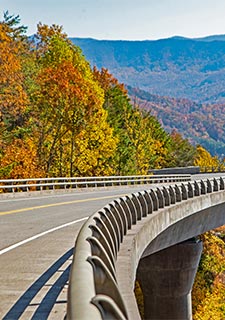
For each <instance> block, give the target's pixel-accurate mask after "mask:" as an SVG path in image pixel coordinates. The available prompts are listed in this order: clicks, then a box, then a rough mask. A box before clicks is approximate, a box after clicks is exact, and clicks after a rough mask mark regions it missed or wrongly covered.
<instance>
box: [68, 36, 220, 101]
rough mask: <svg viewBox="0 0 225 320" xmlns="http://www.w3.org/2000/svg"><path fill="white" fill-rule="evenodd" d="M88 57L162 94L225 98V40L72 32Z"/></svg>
mask: <svg viewBox="0 0 225 320" xmlns="http://www.w3.org/2000/svg"><path fill="white" fill-rule="evenodd" d="M71 40H72V41H73V43H75V44H76V45H78V46H80V47H81V49H82V50H83V52H84V54H85V56H86V57H87V59H88V60H89V61H90V62H91V64H92V65H96V66H97V67H98V68H102V67H104V68H108V69H109V71H110V72H111V73H112V74H113V75H114V76H115V77H116V78H117V79H118V80H119V81H121V82H123V83H125V84H126V85H130V86H132V87H135V88H136V87H138V88H140V89H142V90H145V91H148V92H149V93H152V94H156V95H160V96H171V97H175V98H185V99H189V100H194V101H197V102H200V103H211V104H214V103H225V89H224V88H225V59H224V56H225V41H224V37H219V36H214V37H206V38H203V39H188V38H182V37H173V38H169V39H161V40H153V41H150V40H146V41H119V40H118V41H115V40H114V41H109V40H95V39H79V38H72V39H71Z"/></svg>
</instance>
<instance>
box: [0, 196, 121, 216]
mask: <svg viewBox="0 0 225 320" xmlns="http://www.w3.org/2000/svg"><path fill="white" fill-rule="evenodd" d="M125 195H126V194H119V195H114V196H105V197H100V198H89V199H81V200H73V201H67V202H58V203H50V204H45V205H42V206H36V207H30V208H21V209H16V210H10V211H3V212H0V216H4V215H6V214H12V213H18V212H25V211H31V210H37V209H43V208H50V207H57V206H64V205H67V204H72V203H82V202H89V201H97V200H103V199H112V198H114V199H116V198H118V197H123V196H125Z"/></svg>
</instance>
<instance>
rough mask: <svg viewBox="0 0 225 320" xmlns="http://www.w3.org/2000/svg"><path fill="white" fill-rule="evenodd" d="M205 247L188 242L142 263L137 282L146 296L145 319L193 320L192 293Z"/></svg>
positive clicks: (146, 258) (158, 253)
mask: <svg viewBox="0 0 225 320" xmlns="http://www.w3.org/2000/svg"><path fill="white" fill-rule="evenodd" d="M201 252H202V243H201V242H200V241H196V240H194V239H193V240H189V241H186V242H182V243H179V244H177V245H174V246H172V247H169V248H167V249H164V250H161V251H159V252H157V253H154V254H152V255H149V256H147V257H145V258H143V259H141V260H140V263H139V267H138V272H137V280H138V281H139V282H140V285H141V288H142V291H143V294H144V319H148V320H168V319H173V320H181V319H182V320H191V319H192V305H191V289H192V285H193V282H194V278H195V274H196V272H197V267H198V264H199V261H200V257H201Z"/></svg>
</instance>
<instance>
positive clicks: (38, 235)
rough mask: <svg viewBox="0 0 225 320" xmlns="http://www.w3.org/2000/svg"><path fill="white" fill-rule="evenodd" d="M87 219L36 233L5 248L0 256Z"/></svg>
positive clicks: (0, 252) (0, 251)
mask: <svg viewBox="0 0 225 320" xmlns="http://www.w3.org/2000/svg"><path fill="white" fill-rule="evenodd" d="M88 218H89V217H85V218H81V219H78V220H74V221H72V222H68V223H65V224H62V225H61V226H58V227H55V228H52V229H49V230H47V231H44V232H42V233H38V234H36V235H35V236H33V237H30V238H27V239H25V240H22V241H20V242H17V243H15V244H13V245H11V246H9V247H7V248H5V249H2V250H0V255H2V254H4V253H6V252H9V251H11V250H13V249H15V248H17V247H19V246H22V245H23V244H25V243H28V242H30V241H32V240H35V239H38V238H40V237H42V236H44V235H46V234H48V233H51V232H54V231H56V230H59V229H62V228H65V227H69V226H71V225H72V224H76V223H79V222H82V221H85V220H87V219H88Z"/></svg>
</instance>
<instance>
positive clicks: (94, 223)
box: [66, 177, 225, 320]
mask: <svg viewBox="0 0 225 320" xmlns="http://www.w3.org/2000/svg"><path fill="white" fill-rule="evenodd" d="M221 190H225V177H224V178H214V179H210V180H209V179H206V180H201V181H191V182H183V183H179V184H175V185H170V186H161V187H157V188H152V189H150V190H145V191H142V192H138V193H133V194H131V195H128V196H126V197H122V198H119V199H116V200H114V201H112V202H110V203H109V204H108V205H107V206H105V207H104V208H102V209H100V210H99V211H98V212H96V213H94V214H93V215H92V216H90V218H89V219H88V220H87V222H86V223H85V224H84V225H83V227H82V229H81V230H80V233H79V235H78V237H77V240H76V246H75V255H74V258H73V263H72V267H71V272H70V280H69V289H68V305H67V318H66V319H67V320H75V319H83V320H85V319H92V320H100V319H115V320H125V319H128V312H127V308H126V305H125V302H124V297H123V296H122V294H121V292H120V289H119V286H118V279H117V271H116V262H117V256H118V253H119V250H120V246H121V243H122V242H123V240H124V238H125V237H126V234H127V233H128V230H129V229H132V227H133V226H134V225H137V226H138V224H139V223H140V222H141V221H143V220H144V219H145V218H146V219H147V217H148V216H149V215H151V214H153V213H155V212H157V211H160V209H162V208H164V207H168V208H170V207H171V206H172V205H174V207H173V208H176V204H178V203H181V202H185V201H186V200H188V199H192V198H195V197H202V196H204V195H205V196H206V195H207V194H210V193H216V192H219V191H221ZM215 196H216V201H217V198H218V195H217V194H216V195H215ZM223 199H224V197H223ZM223 201H224V200H223ZM203 202H204V201H201V203H203ZM206 202H207V205H208V203H209V201H206ZM190 207H191V206H190V204H188V205H187V207H186V211H187V210H188V209H187V208H190ZM203 207H204V206H203ZM179 208H180V207H179ZM191 210H193V208H192V209H191ZM161 212H162V211H161ZM178 212H180V209H178ZM170 215H171V217H172V218H171V219H172V220H174V221H175V216H174V215H173V214H171V212H170ZM153 216H154V215H153ZM179 219H180V218H179ZM142 224H143V222H142ZM130 236H131V237H132V236H133V234H130ZM145 238H147V237H146V236H145ZM145 241H147V240H146V239H145ZM136 245H137V244H135V249H134V251H138V249H137V247H136ZM134 254H136V255H138V254H137V253H134ZM139 254H140V252H139ZM139 258H140V256H139ZM132 266H133V268H135V267H137V266H135V263H134V262H133V263H132ZM133 274H135V270H134V271H133ZM129 279H130V280H129V281H130V282H132V281H133V275H131V276H129ZM132 285H133V284H132ZM136 319H137V318H136Z"/></svg>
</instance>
